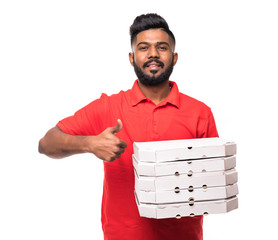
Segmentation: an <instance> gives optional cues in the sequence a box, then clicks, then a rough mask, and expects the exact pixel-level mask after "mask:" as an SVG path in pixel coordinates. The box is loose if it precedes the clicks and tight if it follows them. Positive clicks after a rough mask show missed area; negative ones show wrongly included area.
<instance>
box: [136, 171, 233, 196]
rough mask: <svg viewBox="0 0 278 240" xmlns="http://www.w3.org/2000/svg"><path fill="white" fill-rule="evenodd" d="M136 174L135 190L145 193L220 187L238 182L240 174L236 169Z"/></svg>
mask: <svg viewBox="0 0 278 240" xmlns="http://www.w3.org/2000/svg"><path fill="white" fill-rule="evenodd" d="M134 172H135V189H137V190H143V191H161V190H162V191H163V190H175V189H176V190H177V189H189V188H192V187H193V188H202V187H218V186H226V185H231V184H234V183H236V182H237V179H238V174H237V171H236V170H235V169H230V170H227V171H217V172H201V173H192V172H188V173H187V174H180V175H171V176H159V177H149V176H139V175H138V174H137V172H136V169H134Z"/></svg>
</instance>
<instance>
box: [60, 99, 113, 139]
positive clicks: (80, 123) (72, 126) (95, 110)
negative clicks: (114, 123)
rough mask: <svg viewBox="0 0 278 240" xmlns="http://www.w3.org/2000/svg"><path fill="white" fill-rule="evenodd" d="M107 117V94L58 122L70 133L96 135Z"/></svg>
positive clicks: (101, 129) (100, 130) (61, 127)
mask: <svg viewBox="0 0 278 240" xmlns="http://www.w3.org/2000/svg"><path fill="white" fill-rule="evenodd" d="M108 117H109V111H108V103H107V95H106V94H102V96H101V97H100V98H99V99H97V100H95V101H93V102H91V103H90V104H88V105H87V106H85V107H83V108H81V109H80V110H78V111H77V112H76V113H75V114H74V115H72V116H70V117H67V118H65V119H63V120H61V121H59V122H58V124H57V125H56V126H58V127H59V128H60V129H61V130H62V131H63V132H65V133H67V134H71V135H97V134H99V133H101V132H102V131H103V130H104V129H105V128H104V126H105V121H106V120H107V119H108Z"/></svg>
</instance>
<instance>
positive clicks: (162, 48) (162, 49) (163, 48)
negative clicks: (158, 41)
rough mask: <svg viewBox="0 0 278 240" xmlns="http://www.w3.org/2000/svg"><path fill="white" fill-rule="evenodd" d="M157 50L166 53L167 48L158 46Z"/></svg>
mask: <svg viewBox="0 0 278 240" xmlns="http://www.w3.org/2000/svg"><path fill="white" fill-rule="evenodd" d="M158 49H159V50H160V51H166V50H167V49H168V48H167V47H166V46H159V47H158Z"/></svg>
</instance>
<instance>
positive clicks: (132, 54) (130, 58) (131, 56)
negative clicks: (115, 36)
mask: <svg viewBox="0 0 278 240" xmlns="http://www.w3.org/2000/svg"><path fill="white" fill-rule="evenodd" d="M133 56H134V53H132V52H130V53H129V62H130V64H131V66H133Z"/></svg>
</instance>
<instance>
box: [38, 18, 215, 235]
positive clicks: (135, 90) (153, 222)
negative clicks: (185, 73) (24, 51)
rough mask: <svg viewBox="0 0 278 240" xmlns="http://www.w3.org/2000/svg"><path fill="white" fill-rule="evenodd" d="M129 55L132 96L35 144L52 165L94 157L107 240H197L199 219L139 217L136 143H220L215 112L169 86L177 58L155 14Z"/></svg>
mask: <svg viewBox="0 0 278 240" xmlns="http://www.w3.org/2000/svg"><path fill="white" fill-rule="evenodd" d="M130 35H131V47H132V52H131V53H130V54H129V59H130V63H131V65H132V66H133V67H134V70H135V73H136V75H137V77H138V80H136V81H135V83H134V85H133V87H132V89H130V90H127V91H121V92H120V93H118V94H115V95H112V96H107V95H106V94H102V96H101V97H100V98H99V99H97V100H95V101H93V102H91V103H90V104H89V105H87V106H86V107H84V108H82V109H80V110H79V111H77V112H76V113H75V114H74V116H71V117H68V118H65V119H64V120H62V121H60V122H59V123H58V124H57V126H55V127H54V128H52V129H50V130H49V131H48V132H47V134H46V135H45V136H44V137H43V138H42V139H41V140H40V144H39V151H40V152H41V153H44V154H46V155H48V156H49V157H53V158H62V157H67V156H70V155H72V154H77V153H85V152H87V153H93V154H94V155H95V156H97V157H98V158H100V159H102V160H103V161H104V186H103V201H102V226H103V232H104V239H106V240H125V239H126V240H167V239H169V240H172V239H175V240H181V239H182V240H187V239H188V240H197V239H198V240H200V239H202V235H203V234H202V221H203V218H202V216H195V217H184V218H182V219H179V220H178V219H160V220H158V219H148V218H144V217H140V216H139V213H138V209H137V206H136V202H135V197H134V172H133V165H132V154H133V147H132V145H133V142H135V141H137V142H142V141H159V140H173V139H189V138H205V137H217V136H218V134H217V130H216V126H215V122H214V118H213V115H212V112H211V110H210V108H209V107H207V106H206V105H205V104H203V103H202V102H199V101H197V100H195V99H193V98H191V97H189V96H186V95H184V94H182V93H180V92H179V90H178V87H177V85H176V83H175V82H172V81H169V77H170V75H171V73H172V70H173V67H174V65H175V64H176V62H177V59H178V55H177V53H175V52H174V50H175V37H174V35H173V33H172V32H171V31H170V29H169V27H168V24H167V23H166V21H165V20H164V19H163V18H162V17H160V16H159V15H157V14H147V15H141V16H138V17H137V18H136V19H135V20H134V23H133V24H132V26H131V27H130Z"/></svg>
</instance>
